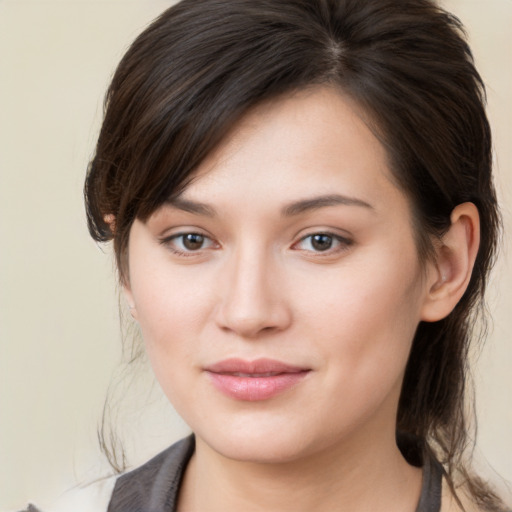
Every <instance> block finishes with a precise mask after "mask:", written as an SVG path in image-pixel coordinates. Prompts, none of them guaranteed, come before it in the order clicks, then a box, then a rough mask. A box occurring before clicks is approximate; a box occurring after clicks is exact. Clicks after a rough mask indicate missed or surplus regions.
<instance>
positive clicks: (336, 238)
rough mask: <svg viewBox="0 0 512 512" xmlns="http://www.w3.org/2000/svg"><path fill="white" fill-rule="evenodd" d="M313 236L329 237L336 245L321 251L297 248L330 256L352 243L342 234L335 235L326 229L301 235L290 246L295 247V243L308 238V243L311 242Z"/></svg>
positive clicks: (345, 248)
mask: <svg viewBox="0 0 512 512" xmlns="http://www.w3.org/2000/svg"><path fill="white" fill-rule="evenodd" d="M314 237H326V238H329V239H331V242H333V243H336V244H337V245H336V247H334V248H332V247H329V248H327V249H326V250H324V251H321V250H316V251H315V250H313V249H298V250H303V251H305V252H310V253H313V254H315V255H318V256H332V255H335V254H338V253H340V252H343V251H346V250H347V249H348V248H349V247H350V246H351V245H352V244H353V241H352V240H350V239H348V238H345V237H343V236H340V235H337V234H335V233H330V232H328V231H319V232H316V233H310V234H308V235H306V236H303V237H302V238H301V239H300V240H299V241H298V242H296V243H295V244H293V246H292V247H296V246H297V245H299V244H301V243H303V242H305V241H307V240H308V239H309V240H311V242H310V244H312V243H313V239H314Z"/></svg>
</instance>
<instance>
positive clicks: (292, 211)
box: [167, 194, 374, 217]
mask: <svg viewBox="0 0 512 512" xmlns="http://www.w3.org/2000/svg"><path fill="white" fill-rule="evenodd" d="M167 204H169V205H170V206H172V207H173V208H177V209H178V210H183V211H185V212H189V213H193V214H196V215H203V216H205V217H215V216H216V214H217V213H216V211H215V208H213V207H212V206H210V205H208V204H206V203H201V202H198V201H191V200H190V199H183V198H180V197H175V198H173V199H170V200H169V201H167ZM338 205H344V206H359V207H362V208H367V209H369V210H373V209H374V208H373V206H372V205H370V204H369V203H367V202H366V201H363V200H362V199H357V198H355V197H348V196H343V195H339V194H329V195H323V196H317V197H311V198H307V199H301V200H299V201H294V202H292V203H289V204H287V205H285V206H284V207H283V208H282V210H281V215H282V216H283V217H292V216H294V215H300V214H301V213H305V212H308V211H311V210H317V209H319V208H326V207H328V206H338Z"/></svg>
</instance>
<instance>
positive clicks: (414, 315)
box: [299, 253, 422, 386]
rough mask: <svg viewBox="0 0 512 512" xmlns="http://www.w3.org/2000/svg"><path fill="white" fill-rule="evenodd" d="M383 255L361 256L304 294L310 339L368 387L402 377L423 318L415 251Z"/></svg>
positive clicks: (303, 309)
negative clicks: (407, 254)
mask: <svg viewBox="0 0 512 512" xmlns="http://www.w3.org/2000/svg"><path fill="white" fill-rule="evenodd" d="M380 256H381V257H380V260H379V259H377V258H372V257H368V258H365V259H364V261H363V259H361V261H359V262H358V263H357V264H354V265H351V266H350V268H347V269H346V271H343V269H342V271H340V272H339V273H338V274H337V275H332V276H330V278H329V279H328V280H327V279H326V280H325V281H324V282H322V281H320V282H318V281H317V282H316V283H315V282H313V281H312V282H310V283H306V286H305V288H306V289H307V292H305V293H303V294H302V297H300V296H299V297H300V300H301V302H302V306H301V308H300V309H301V316H302V318H303V319H304V322H303V325H304V327H305V328H310V329H312V332H310V336H309V337H310V338H311V339H313V340H315V341H316V343H317V344H318V345H319V349H322V350H324V351H325V352H326V358H327V360H328V364H329V366H330V367H331V368H333V369H336V371H337V373H338V375H342V376H343V375H345V376H346V379H347V381H352V382H355V381H357V382H361V383H362V385H368V386H372V385H373V384H375V385H378V381H379V379H382V380H386V379H396V378H398V377H400V376H401V374H402V373H403V371H404V369H405V365H406V363H407V358H408V355H409V351H410V347H411V342H412V339H413V337H414V333H415V331H416V328H417V325H418V323H419V318H420V305H421V293H422V291H421V290H422V287H421V278H420V271H419V268H418V267H417V265H416V264H415V262H416V259H415V253H412V257H410V258H404V255H403V254H402V257H395V255H394V254H393V253H390V254H389V257H388V258H386V257H383V256H385V255H383V254H381V255H380ZM377 261H378V262H380V265H377V264H376V263H375V262H377ZM404 261H408V262H409V264H408V265H407V264H405V265H403V264H400V262H404ZM397 262H398V263H397ZM367 263H368V264H367ZM308 326H309V327H308ZM384 369H385V371H383V370H384ZM333 375H334V373H333ZM365 383H366V384H365Z"/></svg>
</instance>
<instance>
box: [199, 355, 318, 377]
mask: <svg viewBox="0 0 512 512" xmlns="http://www.w3.org/2000/svg"><path fill="white" fill-rule="evenodd" d="M205 370H206V371H209V372H212V373H226V374H229V373H243V374H249V375H250V374H268V373H273V374H279V373H299V372H304V371H308V370H309V368H304V367H301V366H295V365H290V364H288V363H283V362H282V361H277V360H274V359H265V358H262V359H256V360H254V361H246V360H245V359H238V358H230V359H224V360H223V361H219V362H217V363H213V364H211V365H208V366H206V367H205Z"/></svg>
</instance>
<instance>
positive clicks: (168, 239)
mask: <svg viewBox="0 0 512 512" xmlns="http://www.w3.org/2000/svg"><path fill="white" fill-rule="evenodd" d="M186 235H199V236H201V237H203V238H204V239H205V240H209V241H210V243H209V244H208V246H207V247H201V248H200V249H197V250H195V251H194V250H187V249H180V248H177V247H176V246H175V245H173V242H174V241H175V240H177V239H179V238H180V237H184V236H186ZM158 241H159V243H160V244H161V245H163V246H165V247H166V248H167V249H168V250H169V251H171V252H172V253H173V254H176V255H178V256H184V257H191V256H198V255H200V254H204V251H206V250H210V249H212V248H214V249H216V248H218V247H220V244H219V243H218V242H216V241H215V240H214V239H213V238H212V237H211V236H210V235H208V234H206V233H205V232H204V231H203V230H201V229H199V228H185V229H181V230H180V231H178V232H176V233H172V234H169V235H165V236H161V237H159V238H158Z"/></svg>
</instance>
